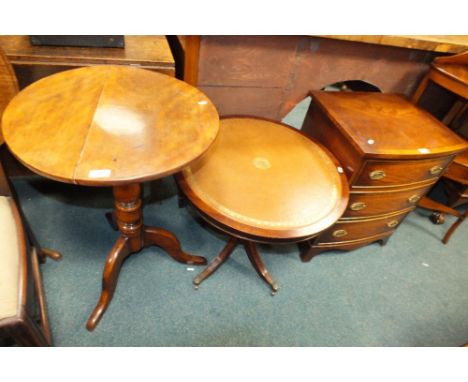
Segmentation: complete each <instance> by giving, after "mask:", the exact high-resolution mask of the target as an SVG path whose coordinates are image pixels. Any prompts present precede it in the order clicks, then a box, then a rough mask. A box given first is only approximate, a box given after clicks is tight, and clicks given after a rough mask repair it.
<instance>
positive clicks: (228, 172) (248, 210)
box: [178, 117, 348, 291]
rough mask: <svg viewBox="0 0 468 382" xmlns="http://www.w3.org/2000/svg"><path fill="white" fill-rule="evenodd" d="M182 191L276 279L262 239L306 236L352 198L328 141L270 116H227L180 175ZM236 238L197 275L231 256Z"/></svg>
mask: <svg viewBox="0 0 468 382" xmlns="http://www.w3.org/2000/svg"><path fill="white" fill-rule="evenodd" d="M178 183H179V185H180V188H181V190H182V192H183V193H184V194H185V195H186V196H187V198H188V199H189V201H190V202H191V203H192V204H193V205H194V206H195V208H196V209H197V210H198V211H199V212H200V213H201V215H202V217H204V218H205V219H206V220H207V221H208V222H210V223H211V224H213V225H214V226H216V227H218V228H220V229H221V230H223V231H224V232H226V233H228V234H229V235H231V236H233V237H237V238H240V239H241V241H242V243H243V245H244V247H245V249H246V252H247V254H248V256H249V259H250V261H251V262H252V264H253V266H254V267H255V269H256V270H257V272H258V273H259V274H260V275H262V277H263V279H264V280H265V281H266V282H267V283H268V284H269V285H270V287H271V288H272V290H273V291H276V290H277V285H276V283H274V282H273V281H272V279H271V277H270V276H269V275H268V276H267V272H266V270H265V269H264V266H263V265H262V262H261V260H260V258H259V256H258V253H257V252H256V250H255V245H254V244H253V243H254V242H299V241H303V240H306V239H309V238H310V237H313V236H315V235H317V234H318V233H319V232H321V231H323V230H325V229H326V228H328V227H329V226H331V225H332V224H333V223H334V222H335V221H336V220H337V219H338V218H339V217H340V216H341V214H342V213H343V211H344V208H345V206H346V204H347V201H348V185H347V182H346V177H345V175H344V173H343V169H342V168H341V167H340V165H339V164H338V162H337V161H336V160H335V159H334V157H333V156H332V155H331V154H330V153H329V152H328V151H327V150H326V149H325V148H324V147H322V146H321V145H319V144H317V143H316V142H314V141H312V140H310V139H309V138H307V137H306V136H304V135H303V134H301V133H300V132H298V131H297V130H295V129H292V128H291V127H289V126H286V125H282V124H279V123H276V122H271V121H267V120H262V119H255V118H247V117H232V118H226V119H223V120H222V121H221V127H220V133H219V135H218V138H217V139H216V142H215V144H214V145H213V146H212V147H211V148H210V150H209V151H208V152H207V153H206V154H205V155H204V156H203V157H202V158H200V159H199V160H198V161H196V162H194V163H192V164H191V165H190V166H187V167H186V168H184V169H183V171H182V172H181V174H180V176H178ZM234 246H235V243H234V242H233V241H232V239H231V241H230V242H229V243H228V245H227V246H226V248H225V249H224V250H223V251H222V252H221V254H220V255H219V256H218V257H216V258H215V259H214V260H213V262H212V263H211V264H210V265H209V267H208V268H207V270H205V271H204V272H202V274H201V275H200V276H197V277H196V278H195V280H194V282H195V284H196V285H198V284H200V283H201V281H202V280H203V279H205V278H206V277H207V276H208V275H210V274H211V273H212V272H214V270H215V269H217V268H218V267H219V266H220V265H221V264H222V262H223V261H225V260H226V258H227V257H228V256H229V255H230V253H231V252H232V250H233V248H234Z"/></svg>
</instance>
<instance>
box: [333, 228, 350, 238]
mask: <svg viewBox="0 0 468 382" xmlns="http://www.w3.org/2000/svg"><path fill="white" fill-rule="evenodd" d="M347 234H348V232H347V231H346V230H344V229H337V230H336V231H335V232H333V236H334V237H343V236H346V235H347Z"/></svg>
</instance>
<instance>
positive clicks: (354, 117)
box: [301, 92, 466, 261]
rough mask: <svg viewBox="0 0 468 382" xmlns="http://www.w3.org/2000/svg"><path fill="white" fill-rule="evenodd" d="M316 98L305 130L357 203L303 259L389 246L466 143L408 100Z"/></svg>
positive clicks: (369, 96)
mask: <svg viewBox="0 0 468 382" xmlns="http://www.w3.org/2000/svg"><path fill="white" fill-rule="evenodd" d="M310 95H311V97H312V102H311V105H310V107H309V110H308V112H307V115H306V118H305V120H304V124H303V126H302V131H303V132H304V133H305V134H307V135H308V136H310V137H311V138H313V139H315V140H316V141H318V142H320V143H321V144H323V145H324V146H325V147H326V148H328V149H329V150H330V151H331V152H332V153H333V154H334V155H335V157H336V158H337V159H338V161H339V162H340V163H341V166H342V171H343V172H344V173H345V174H346V176H347V178H348V181H349V185H350V198H349V203H348V206H347V208H346V210H345V212H344V213H343V215H342V217H341V218H340V219H339V220H338V221H337V222H336V223H335V225H333V226H332V227H330V228H329V229H327V230H326V231H324V232H322V233H321V234H320V235H319V236H317V237H316V238H315V239H313V240H311V241H310V242H308V244H307V248H306V250H305V251H304V252H303V253H302V254H301V258H302V260H303V261H309V260H310V259H311V258H312V257H313V256H314V255H316V254H319V253H321V252H323V251H326V250H331V249H333V250H335V249H339V250H351V249H355V248H358V247H360V246H363V245H366V244H369V243H372V242H375V241H379V242H380V243H381V244H382V245H384V244H385V243H386V242H387V240H388V239H389V237H390V236H391V235H392V233H393V232H395V230H396V229H397V228H398V226H399V225H400V223H401V222H402V221H403V219H404V218H405V216H406V215H407V214H408V213H409V212H411V211H412V210H413V209H414V208H415V207H416V205H417V203H418V201H419V199H420V198H421V197H422V196H424V195H425V194H426V193H427V192H428V191H429V190H430V189H431V187H432V186H433V185H434V183H435V182H437V180H438V179H439V178H440V176H441V175H442V174H443V173H444V172H445V170H446V169H447V167H448V166H449V164H450V163H451V161H452V159H453V158H454V156H455V155H456V154H457V153H459V152H461V151H463V150H464V149H465V148H466V143H465V142H464V140H463V139H462V138H460V137H459V136H458V135H456V134H455V133H453V132H452V131H451V130H449V129H448V128H447V127H446V126H444V125H443V124H442V123H440V122H439V121H438V120H437V119H436V118H434V117H433V116H432V115H430V114H429V113H427V112H426V111H424V110H422V109H420V108H418V107H416V106H414V105H413V104H412V103H410V102H409V101H407V100H406V99H405V98H404V97H403V96H401V95H397V94H383V93H354V92H352V93H351V92H311V93H310Z"/></svg>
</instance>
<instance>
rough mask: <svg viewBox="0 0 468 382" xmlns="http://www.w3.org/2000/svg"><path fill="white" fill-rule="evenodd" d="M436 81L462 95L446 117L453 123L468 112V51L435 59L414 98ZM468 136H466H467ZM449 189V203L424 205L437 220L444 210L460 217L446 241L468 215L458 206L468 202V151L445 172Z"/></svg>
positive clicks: (445, 182)
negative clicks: (431, 211)
mask: <svg viewBox="0 0 468 382" xmlns="http://www.w3.org/2000/svg"><path fill="white" fill-rule="evenodd" d="M431 82H433V83H435V84H437V85H439V86H441V87H443V88H445V89H447V90H449V91H450V92H452V93H454V94H456V95H457V96H458V97H459V101H458V102H456V103H455V104H454V105H453V107H452V109H451V110H450V111H449V113H448V114H447V115H446V116H445V118H444V119H443V122H444V123H446V124H447V125H450V124H451V123H452V122H453V121H454V120H455V119H456V118H458V117H460V116H461V115H463V113H464V114H465V118H466V114H467V102H466V100H467V99H468V51H466V52H464V53H461V54H457V55H455V56H449V57H439V58H436V59H435V60H434V62H433V63H432V65H431V69H430V70H429V72H428V73H427V74H426V76H425V77H424V79H423V80H422V81H421V84H420V85H419V87H418V89H417V90H416V92H415V93H414V95H413V98H412V101H413V102H414V103H416V104H417V103H419V101H420V99H421V97H422V95H423V94H424V93H425V91H426V89H427V87H428V85H429V83H431ZM466 138H467V137H466V136H465V139H466ZM442 182H443V185H444V187H445V191H446V193H447V199H448V200H447V204H448V205H447V206H445V205H443V204H441V203H438V202H436V201H434V200H428V199H426V200H424V201H423V202H424V203H420V205H419V206H420V207H422V208H426V209H432V210H434V211H437V212H435V214H434V215H433V216H432V220H433V221H435V222H436V223H441V222H443V221H444V218H443V216H441V215H440V213H443V212H444V213H448V214H450V215H453V216H456V217H457V218H458V219H457V220H456V221H455V223H453V225H452V226H451V227H450V228H449V230H448V231H447V233H446V234H445V236H444V238H443V239H442V242H443V243H444V244H446V243H447V242H448V240H449V238H450V236H451V235H452V233H453V232H454V231H455V229H456V228H457V227H458V226H459V225H460V224H461V222H462V221H463V220H464V219H465V217H466V214H464V215H463V214H460V212H458V211H457V210H455V209H454V207H456V206H459V205H461V204H464V203H466V202H468V152H467V151H465V152H463V153H461V154H458V155H457V156H456V157H455V159H454V160H453V162H452V164H451V165H450V167H449V168H448V170H447V172H445V173H444V175H443V178H442Z"/></svg>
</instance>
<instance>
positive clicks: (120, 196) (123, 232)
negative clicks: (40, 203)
mask: <svg viewBox="0 0 468 382" xmlns="http://www.w3.org/2000/svg"><path fill="white" fill-rule="evenodd" d="M113 193H114V200H115V204H114V206H115V210H114V216H115V219H116V223H117V227H118V229H119V231H120V236H119V237H118V239H117V241H116V243H115V244H114V246H113V247H112V249H111V251H110V252H109V255H108V256H107V260H106V264H105V266H104V272H103V277H102V292H101V297H100V298H99V301H98V303H97V305H96V307H95V308H94V311H93V312H92V313H91V316H90V317H89V319H88V323H87V324H86V328H87V329H88V330H90V331H91V330H94V328H95V327H96V325H97V324H98V323H99V320H100V319H101V318H102V315H103V314H104V312H105V311H106V309H107V307H108V306H109V303H110V301H111V299H112V296H113V295H114V291H115V288H116V286H117V279H118V277H119V273H120V267H121V265H122V262H123V260H124V259H125V258H126V257H128V256H129V255H131V254H133V253H136V252H139V251H140V250H141V249H143V248H144V247H148V246H151V245H157V246H159V247H161V248H162V249H164V250H165V251H166V252H167V253H168V254H169V255H170V256H171V257H172V258H173V259H174V260H177V261H178V262H181V263H185V264H196V265H203V264H206V259H205V258H204V257H200V256H192V255H189V254H187V253H185V252H183V251H182V249H181V247H180V243H179V241H178V240H177V238H176V237H175V236H174V235H173V234H172V233H171V232H169V231H167V230H165V229H162V228H155V227H147V226H144V225H143V213H142V209H141V204H142V203H141V198H140V195H141V185H140V184H138V183H137V184H130V185H124V186H115V187H114V188H113Z"/></svg>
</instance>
